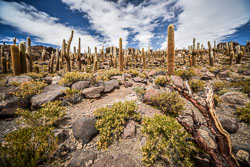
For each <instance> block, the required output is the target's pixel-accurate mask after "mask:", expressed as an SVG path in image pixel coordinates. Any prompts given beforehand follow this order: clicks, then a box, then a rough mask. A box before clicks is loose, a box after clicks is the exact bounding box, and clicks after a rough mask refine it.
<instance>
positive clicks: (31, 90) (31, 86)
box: [14, 81, 48, 99]
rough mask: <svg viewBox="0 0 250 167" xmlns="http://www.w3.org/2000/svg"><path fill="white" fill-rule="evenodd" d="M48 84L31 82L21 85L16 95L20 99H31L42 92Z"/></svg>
mask: <svg viewBox="0 0 250 167" xmlns="http://www.w3.org/2000/svg"><path fill="white" fill-rule="evenodd" d="M47 85H48V84H47V83H46V82H45V81H30V82H25V83H23V84H20V85H19V87H18V90H17V91H16V92H15V93H14V95H15V96H16V97H18V98H23V99H24V98H30V97H32V96H33V95H36V94H38V93H40V92H41V91H42V89H43V88H45V87H46V86H47Z"/></svg>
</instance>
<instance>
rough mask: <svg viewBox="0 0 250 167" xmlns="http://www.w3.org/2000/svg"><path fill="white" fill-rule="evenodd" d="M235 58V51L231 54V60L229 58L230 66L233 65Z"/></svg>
mask: <svg viewBox="0 0 250 167" xmlns="http://www.w3.org/2000/svg"><path fill="white" fill-rule="evenodd" d="M233 58H234V51H231V52H230V58H229V66H231V65H232V64H233Z"/></svg>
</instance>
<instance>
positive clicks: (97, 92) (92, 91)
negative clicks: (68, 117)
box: [82, 86, 104, 99]
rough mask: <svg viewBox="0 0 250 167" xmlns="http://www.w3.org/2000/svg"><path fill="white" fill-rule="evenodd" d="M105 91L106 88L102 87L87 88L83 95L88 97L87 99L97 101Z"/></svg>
mask: <svg viewBox="0 0 250 167" xmlns="http://www.w3.org/2000/svg"><path fill="white" fill-rule="evenodd" d="M103 90H104V87H102V86H100V87H90V88H86V89H84V90H83V91H82V94H83V95H84V96H85V97H86V98H90V99H95V98H98V97H101V92H102V91H103Z"/></svg>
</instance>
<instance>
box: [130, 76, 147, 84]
mask: <svg viewBox="0 0 250 167" xmlns="http://www.w3.org/2000/svg"><path fill="white" fill-rule="evenodd" d="M133 80H134V81H135V82H139V83H147V80H146V79H144V78H141V77H134V78H133Z"/></svg>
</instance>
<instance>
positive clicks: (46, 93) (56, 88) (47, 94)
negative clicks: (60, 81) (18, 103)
mask: <svg viewBox="0 0 250 167" xmlns="http://www.w3.org/2000/svg"><path fill="white" fill-rule="evenodd" d="M65 90H66V87H63V86H60V85H56V84H53V85H49V86H47V87H45V88H44V90H43V92H42V93H40V94H38V95H35V96H33V97H32V98H31V101H30V102H31V106H32V107H34V108H37V107H40V106H41V105H42V104H45V103H48V102H50V101H53V100H56V99H57V98H58V97H60V96H62V95H64V91H65Z"/></svg>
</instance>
